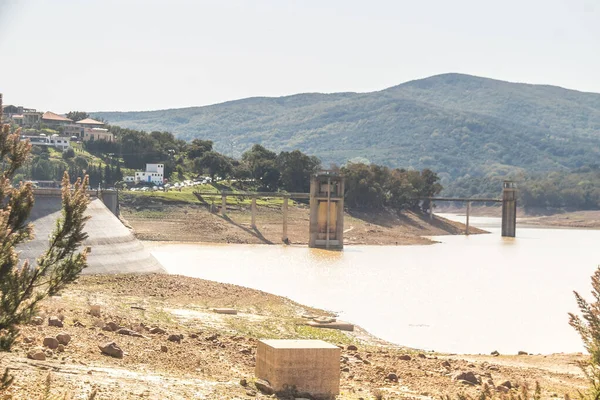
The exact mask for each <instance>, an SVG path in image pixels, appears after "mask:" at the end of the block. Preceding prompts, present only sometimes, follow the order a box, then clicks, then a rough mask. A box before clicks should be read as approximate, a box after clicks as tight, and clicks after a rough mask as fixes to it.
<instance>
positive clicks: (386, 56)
mask: <svg viewBox="0 0 600 400" xmlns="http://www.w3.org/2000/svg"><path fill="white" fill-rule="evenodd" d="M445 72H462V73H467V74H473V75H479V76H486V77H491V78H496V79H502V80H509V81H517V82H528V83H545V84H552V85H558V86H563V87H567V88H572V89H578V90H582V91H593V92H600V0H502V1H499V0H496V1H491V0H490V1H486V0H409V1H404V0H387V1H384V0H364V1H354V0H339V1H338V0H331V1H328V0H315V1H312V0H302V1H301V0H298V1H286V0H254V1H241V0H231V1H228V0H215V1H201V0H195V1H193V0H190V1H177V0H168V1H167V0H163V1H154V0H139V1H134V0H119V1H112V0H46V1H36V0H0V92H3V93H4V98H5V99H4V102H5V104H19V105H24V106H29V107H34V108H37V109H40V110H53V111H55V112H61V113H62V112H67V111H69V110H73V109H78V110H87V111H100V110H103V111H109V110H121V111H125V110H150V109H162V108H176V107H186V106H197V105H206V104H213V103H218V102H222V101H227V100H234V99H239V98H244V97H250V96H281V95H288V94H294V93H299V92H339V91H358V92H365V91H373V90H379V89H384V88H386V87H389V86H394V85H397V84H399V83H402V82H405V81H408V80H413V79H419V78H424V77H427V76H430V75H434V74H440V73H445Z"/></svg>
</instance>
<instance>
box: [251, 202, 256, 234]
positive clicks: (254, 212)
mask: <svg viewBox="0 0 600 400" xmlns="http://www.w3.org/2000/svg"><path fill="white" fill-rule="evenodd" d="M251 208H252V222H251V226H252V229H255V228H256V196H252V207H251Z"/></svg>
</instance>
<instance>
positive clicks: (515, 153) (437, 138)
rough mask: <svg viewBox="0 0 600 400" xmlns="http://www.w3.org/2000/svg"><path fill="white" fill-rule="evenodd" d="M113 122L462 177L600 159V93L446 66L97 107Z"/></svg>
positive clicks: (237, 147) (229, 149)
mask: <svg viewBox="0 0 600 400" xmlns="http://www.w3.org/2000/svg"><path fill="white" fill-rule="evenodd" d="M92 114H93V116H94V117H98V118H104V119H106V120H108V121H110V123H112V124H116V125H120V126H123V127H128V128H135V129H143V130H146V131H165V130H167V131H171V132H173V133H174V134H175V136H176V137H177V138H179V139H185V140H191V139H194V138H202V139H209V140H213V141H214V142H215V145H216V148H217V149H218V150H219V151H222V152H224V153H226V154H230V155H233V156H235V157H239V156H240V154H241V153H243V152H244V151H246V150H248V149H249V148H250V147H251V146H252V145H253V144H256V143H261V144H264V145H267V146H268V147H269V148H272V149H274V150H276V151H280V150H293V149H300V150H301V151H304V152H306V153H308V154H311V155H315V156H318V157H320V158H321V160H322V161H323V164H324V165H328V164H329V163H331V162H334V163H338V164H344V163H345V162H346V161H348V160H351V159H356V158H359V159H360V160H363V161H364V160H365V159H366V160H368V161H370V162H375V163H378V164H383V165H387V166H390V167H401V168H413V169H423V168H430V169H432V170H434V171H436V172H438V173H439V175H440V176H441V177H442V183H443V184H444V186H447V185H446V184H447V183H448V182H450V181H453V180H455V179H456V178H460V177H472V176H488V177H493V176H506V175H507V174H511V173H518V172H521V171H528V172H549V171H555V170H566V169H573V168H579V167H582V166H584V165H592V164H593V163H595V162H597V160H598V159H599V155H600V94H594V93H582V92H577V91H573V90H567V89H562V88H559V87H553V86H542V85H528V84H519V83H509V82H503V81H497V80H492V79H486V78H479V77H474V76H469V75H461V74H444V75H438V76H433V77H430V78H426V79H422V80H417V81H411V82H407V83H404V84H401V85H398V86H395V87H392V88H389V89H386V90H382V91H379V92H372V93H336V94H314V93H313V94H299V95H293V96H287V97H280V98H249V99H243V100H238V101H231V102H227V103H222V104H216V105H212V106H206V107H191V108H183V109H172V110H160V111H148V112H96V113H92Z"/></svg>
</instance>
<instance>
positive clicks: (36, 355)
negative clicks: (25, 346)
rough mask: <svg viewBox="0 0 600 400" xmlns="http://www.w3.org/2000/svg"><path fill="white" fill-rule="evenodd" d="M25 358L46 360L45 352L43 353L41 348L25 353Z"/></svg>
mask: <svg viewBox="0 0 600 400" xmlns="http://www.w3.org/2000/svg"><path fill="white" fill-rule="evenodd" d="M27 358H30V359H32V360H37V361H46V354H44V352H43V351H42V350H41V349H35V350H31V351H30V352H29V353H27Z"/></svg>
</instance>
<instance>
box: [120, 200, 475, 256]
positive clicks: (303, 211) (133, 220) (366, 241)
mask: <svg viewBox="0 0 600 400" xmlns="http://www.w3.org/2000/svg"><path fill="white" fill-rule="evenodd" d="M257 208H258V211H257V217H256V221H257V222H256V227H255V228H252V226H251V213H250V209H249V208H248V207H246V206H244V205H240V206H228V208H227V215H226V216H221V215H220V214H218V213H211V212H209V210H208V209H207V207H204V206H202V205H199V204H198V205H197V204H189V203H175V204H174V203H165V202H163V201H161V200H160V199H158V198H150V197H143V198H133V201H130V202H129V203H125V204H122V206H121V219H122V221H123V223H124V224H125V225H126V226H128V227H130V228H131V229H133V232H134V233H135V235H136V237H137V238H138V239H140V240H144V241H159V242H182V243H239V244H280V243H283V242H282V230H283V227H282V220H283V215H282V212H281V208H280V207H273V206H259V207H257ZM288 210H289V211H288V228H287V233H288V238H289V243H291V244H300V245H306V244H307V243H308V223H309V209H308V207H307V206H306V205H303V204H295V205H291V206H290V207H289V209H288ZM344 225H345V229H344V244H346V245H353V244H355V245H414V244H432V243H436V242H435V241H433V240H431V239H429V238H427V237H429V236H441V235H457V234H463V233H464V231H465V226H464V225H463V224H462V223H460V222H454V221H450V220H447V219H445V218H442V217H440V216H435V217H434V218H433V219H430V218H429V216H428V215H426V214H424V213H418V212H413V211H406V212H402V213H397V212H395V211H391V210H383V211H379V212H367V211H356V210H353V211H350V212H347V213H346V214H345V218H344ZM471 233H473V234H476V233H485V231H483V230H481V229H477V228H472V229H471Z"/></svg>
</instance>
